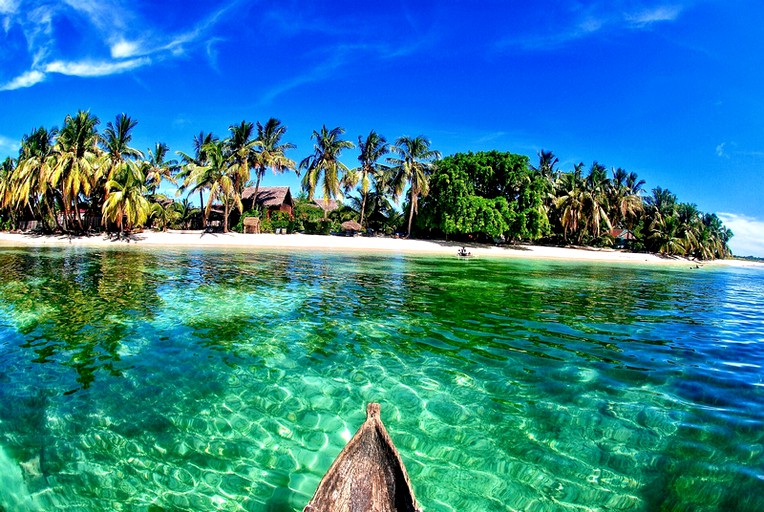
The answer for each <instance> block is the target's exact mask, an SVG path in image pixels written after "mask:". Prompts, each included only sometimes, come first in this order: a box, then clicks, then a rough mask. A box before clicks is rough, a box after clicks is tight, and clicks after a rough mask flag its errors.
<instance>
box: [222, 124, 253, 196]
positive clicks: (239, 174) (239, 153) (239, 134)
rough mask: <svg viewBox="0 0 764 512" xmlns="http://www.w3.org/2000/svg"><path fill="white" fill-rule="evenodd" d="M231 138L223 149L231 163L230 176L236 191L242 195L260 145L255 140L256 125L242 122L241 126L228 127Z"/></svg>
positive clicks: (226, 141)
mask: <svg viewBox="0 0 764 512" xmlns="http://www.w3.org/2000/svg"><path fill="white" fill-rule="evenodd" d="M228 130H229V131H230V132H231V136H230V137H229V138H228V139H226V140H225V147H224V148H223V149H224V151H225V153H226V157H227V159H228V161H229V167H230V172H229V175H230V176H231V177H232V178H233V187H234V189H235V190H236V191H237V192H238V193H239V194H241V192H242V190H243V189H244V185H245V184H246V183H247V182H248V181H249V168H250V164H251V163H252V161H253V160H254V158H255V152H256V148H257V146H258V145H259V143H258V142H257V140H255V139H253V138H252V137H253V135H254V131H255V125H254V124H252V123H250V122H247V121H242V122H241V124H238V125H232V126H229V127H228Z"/></svg>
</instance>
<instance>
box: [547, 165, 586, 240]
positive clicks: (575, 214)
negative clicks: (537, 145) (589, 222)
mask: <svg viewBox="0 0 764 512" xmlns="http://www.w3.org/2000/svg"><path fill="white" fill-rule="evenodd" d="M583 168H584V164H583V162H582V163H579V164H576V165H575V166H574V167H573V171H572V172H566V173H563V174H561V175H560V176H559V178H558V179H557V185H556V188H557V191H556V195H555V200H554V206H555V209H556V212H557V218H558V220H559V223H560V225H561V226H562V228H563V239H564V240H565V241H567V240H568V233H571V234H572V235H575V237H576V241H577V242H578V243H580V242H581V237H582V234H583V230H582V229H581V225H582V224H583V223H584V221H583V208H584V195H585V191H584V180H583V176H582V173H583Z"/></svg>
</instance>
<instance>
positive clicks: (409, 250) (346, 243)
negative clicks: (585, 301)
mask: <svg viewBox="0 0 764 512" xmlns="http://www.w3.org/2000/svg"><path fill="white" fill-rule="evenodd" d="M61 245H69V246H85V247H120V246H124V247H128V246H130V247H144V248H151V247H251V248H253V249H258V248H262V249H286V250H289V249H294V250H327V251H359V252H367V253H374V252H386V253H399V254H443V255H454V256H455V255H456V252H457V250H458V249H459V247H461V246H462V244H458V243H455V242H446V241H433V240H413V239H412V240H409V239H396V238H381V237H379V238H378V237H343V236H323V235H301V234H291V235H274V234H262V235H245V234H240V233H202V232H200V231H189V232H180V231H168V232H156V231H146V232H143V233H137V234H134V235H132V236H131V237H130V238H129V239H127V240H124V239H122V240H115V239H114V238H109V237H108V236H106V235H103V234H99V235H93V236H88V237H68V236H60V235H49V236H37V235H30V234H20V233H5V232H2V233H0V247H13V246H61ZM467 249H468V250H469V251H470V252H471V253H472V255H473V256H474V257H481V256H483V257H491V258H534V259H535V258H543V259H557V260H575V261H581V260H588V261H608V262H623V263H656V264H664V265H695V264H696V263H695V262H691V261H688V260H685V259H675V258H664V257H661V256H659V255H655V254H641V253H631V252H625V251H617V250H613V249H593V248H563V247H545V246H536V245H511V246H501V247H495V246H491V245H483V244H469V245H467ZM704 264H705V263H704ZM712 264H714V265H719V264H722V265H735V266H756V267H760V268H764V264H761V263H756V262H745V261H738V260H724V261H718V262H713V263H712Z"/></svg>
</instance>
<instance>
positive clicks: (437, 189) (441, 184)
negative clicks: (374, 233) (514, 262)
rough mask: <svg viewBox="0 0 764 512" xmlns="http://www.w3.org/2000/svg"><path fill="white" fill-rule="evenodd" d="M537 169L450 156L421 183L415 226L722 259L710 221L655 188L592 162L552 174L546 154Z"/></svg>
mask: <svg viewBox="0 0 764 512" xmlns="http://www.w3.org/2000/svg"><path fill="white" fill-rule="evenodd" d="M538 156H539V161H538V164H537V166H535V167H534V166H532V165H531V164H530V160H529V158H528V157H526V156H522V155H514V154H511V153H501V152H498V151H489V152H480V153H466V154H465V153H458V154H455V155H452V156H448V157H446V158H444V159H442V160H441V161H439V162H438V163H437V165H436V167H435V169H434V170H433V172H432V175H431V176H430V177H429V181H430V190H429V192H430V193H429V195H428V197H427V198H426V199H424V200H423V204H422V210H423V213H422V215H421V216H420V219H419V222H418V225H419V227H420V228H421V229H422V230H424V231H427V232H428V233H429V234H430V235H432V236H452V237H455V238H459V239H465V238H473V239H475V238H476V239H484V240H485V239H505V238H506V239H509V240H526V241H527V240H531V241H534V240H535V241H542V242H547V243H554V244H571V243H572V244H578V245H613V243H614V242H616V238H618V237H623V240H622V241H623V242H624V243H626V244H628V245H629V246H630V248H631V249H633V250H644V251H649V252H655V253H660V254H664V255H670V256H684V257H694V258H698V259H703V260H707V259H715V258H724V257H727V256H729V255H730V251H729V247H728V242H729V240H730V238H731V237H732V232H731V231H730V230H729V229H727V228H726V227H725V226H724V224H723V223H722V222H721V220H720V219H719V217H717V216H716V214H713V213H711V214H709V213H703V212H701V211H700V210H699V209H698V207H697V206H696V205H695V204H691V203H684V202H679V201H678V200H677V197H676V195H675V194H672V193H671V192H670V191H668V190H666V189H663V188H661V187H656V188H654V189H652V191H651V192H650V193H646V192H645V190H644V188H643V187H644V185H645V181H644V180H642V179H640V178H639V177H638V175H637V174H636V173H634V172H627V171H625V170H624V169H622V168H613V169H611V170H610V173H608V170H607V168H606V167H605V166H603V165H601V164H600V163H598V162H596V161H595V162H593V163H592V164H591V166H590V167H589V169H588V170H586V169H585V165H584V164H583V163H579V164H576V165H574V166H573V169H571V170H569V171H562V170H560V169H558V168H557V165H558V163H559V159H558V158H557V157H555V156H554V154H553V153H552V152H550V151H543V150H542V151H541V152H539V155H538Z"/></svg>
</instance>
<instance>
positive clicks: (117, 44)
mask: <svg viewBox="0 0 764 512" xmlns="http://www.w3.org/2000/svg"><path fill="white" fill-rule="evenodd" d="M238 2H240V0H229V1H227V2H225V3H223V4H222V5H220V6H218V7H217V8H216V9H215V10H214V11H212V12H211V13H210V14H209V15H207V16H206V17H204V18H202V19H200V20H198V21H196V22H195V23H194V22H192V23H190V24H189V25H188V26H187V28H186V29H185V30H182V31H179V32H167V31H164V30H162V27H159V26H155V25H154V24H152V20H151V18H149V17H147V16H144V15H143V14H142V13H141V12H139V11H138V10H136V9H135V7H134V6H133V4H131V3H129V2H125V1H124V0H63V1H61V2H46V1H44V2H43V1H39V0H0V22H2V26H3V27H4V28H5V30H6V32H7V31H9V30H11V29H12V28H16V27H18V28H19V29H20V30H21V33H23V35H24V38H25V39H26V44H27V53H26V55H24V54H21V55H17V56H15V58H14V60H15V61H17V62H25V61H26V62H29V63H30V65H29V68H28V69H27V70H26V71H25V72H23V73H21V74H20V75H19V76H18V77H16V78H15V79H13V80H11V81H9V82H7V83H5V84H0V91H9V90H14V89H19V88H23V87H31V86H33V85H35V84H37V83H40V82H42V81H43V80H45V78H46V76H47V75H48V74H50V73H57V74H64V75H71V76H78V77H100V76H107V75H111V74H115V73H124V72H127V71H130V70H133V69H137V68H140V67H143V66H147V65H150V64H152V63H156V62H161V61H163V60H166V59H172V58H178V57H182V56H185V54H186V52H187V51H188V50H189V49H192V50H200V51H205V49H206V51H207V56H208V59H209V62H210V65H212V66H213V67H214V65H215V63H216V52H215V49H214V47H213V45H212V44H211V43H210V42H209V41H207V39H208V36H209V33H210V31H211V30H212V29H213V27H214V26H215V25H217V24H218V23H219V22H220V21H221V20H222V19H223V17H224V16H228V15H230V14H231V13H232V12H235V7H236V5H237V3H238ZM64 18H66V19H68V20H70V21H71V22H73V23H72V25H73V26H74V27H80V28H75V32H74V33H69V32H67V35H66V37H67V38H71V39H73V40H74V39H77V38H81V39H82V40H83V42H84V44H82V45H80V47H81V52H82V53H80V54H79V55H73V56H72V55H67V56H66V57H64V56H63V55H62V45H61V41H60V40H59V39H58V38H57V32H56V31H55V30H54V26H55V24H56V23H57V20H61V19H64ZM70 32H71V31H70ZM187 47H188V48H187ZM104 48H106V49H107V50H106V51H104ZM139 57H140V58H139Z"/></svg>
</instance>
